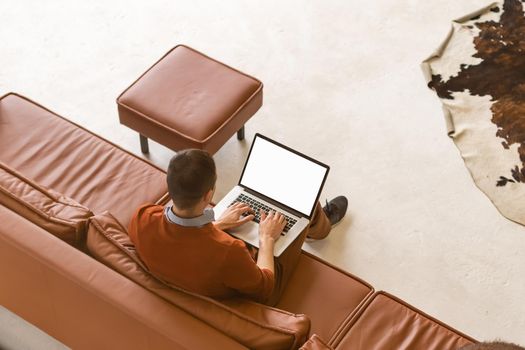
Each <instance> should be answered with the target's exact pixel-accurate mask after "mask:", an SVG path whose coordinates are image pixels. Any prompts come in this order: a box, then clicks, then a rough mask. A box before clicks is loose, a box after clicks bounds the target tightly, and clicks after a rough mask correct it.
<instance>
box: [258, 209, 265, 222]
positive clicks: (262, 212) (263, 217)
mask: <svg viewBox="0 0 525 350" xmlns="http://www.w3.org/2000/svg"><path fill="white" fill-rule="evenodd" d="M259 215H261V221H264V220H266V213H265V212H264V210H262V209H259Z"/></svg>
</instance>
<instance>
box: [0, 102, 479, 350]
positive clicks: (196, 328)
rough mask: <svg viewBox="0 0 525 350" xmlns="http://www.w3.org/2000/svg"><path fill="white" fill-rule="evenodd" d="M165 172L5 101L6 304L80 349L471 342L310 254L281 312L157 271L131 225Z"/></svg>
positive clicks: (2, 290) (159, 192) (1, 152)
mask: <svg viewBox="0 0 525 350" xmlns="http://www.w3.org/2000/svg"><path fill="white" fill-rule="evenodd" d="M167 201H168V195H167V187H166V183H165V172H164V171H163V170H162V169H159V168H157V167H155V166H154V165H152V164H150V163H149V162H147V161H145V160H144V159H141V158H138V157H136V156H134V155H133V154H131V153H129V152H127V151H125V150H123V149H121V148H120V147H118V146H116V145H114V144H112V143H110V142H108V141H106V140H104V139H102V138H100V137H98V136H97V135H95V134H93V133H91V132H89V131H87V130H86V129H84V128H82V127H81V126H79V125H76V124H74V123H71V122H70V121H68V120H66V119H64V118H62V117H60V116H58V115H57V114H55V113H53V112H51V111H49V110H47V109H46V108H44V107H42V106H40V105H38V104H37V103H35V102H33V101H31V100H29V99H27V98H25V97H23V96H20V95H17V94H14V93H10V94H7V95H5V96H3V97H1V98H0V222H1V223H2V224H1V225H0V303H1V305H3V306H4V307H6V308H8V309H10V310H11V311H13V312H14V313H16V314H18V315H20V316H21V317H23V318H24V319H26V320H27V321H29V322H31V323H32V324H34V325H36V326H37V327H39V328H40V329H42V330H43V331H45V332H47V333H48V334H50V335H51V336H53V337H55V338H56V339H58V340H59V341H61V342H63V343H64V344H66V345H67V346H70V347H71V348H74V349H246V348H253V349H297V348H299V347H301V348H303V349H329V348H335V349H366V350H369V349H440V350H442V349H456V348H458V347H460V346H462V345H464V344H468V343H471V342H474V340H473V339H472V338H470V337H468V336H466V335H464V334H461V333H460V332H458V331H456V330H454V329H452V328H450V327H448V326H446V325H444V324H443V323H441V322H439V321H438V320H435V319H433V318H432V317H430V316H428V315H426V314H424V313H422V312H421V311H419V310H417V309H415V308H413V307H411V306H410V305H408V304H406V303H405V302H403V301H401V300H399V299H397V298H395V297H394V296H391V295H389V294H387V293H384V292H379V293H376V292H374V289H373V288H372V286H370V285H369V284H368V283H366V282H365V281H363V280H361V279H359V278H357V277H355V276H353V275H351V274H349V273H347V272H345V271H343V270H341V269H338V268H337V267H335V266H332V265H330V264H328V263H326V262H324V261H323V260H321V259H319V258H317V257H315V256H312V255H310V254H307V253H303V254H302V257H301V260H300V262H299V265H298V267H297V269H296V271H295V273H294V275H293V277H292V279H291V281H290V283H289V285H288V287H287V289H286V291H285V292H284V294H283V296H282V299H281V301H280V303H279V304H278V305H277V307H276V308H271V307H267V306H264V305H261V304H257V303H255V302H251V301H248V300H241V299H239V300H225V301H216V300H212V299H210V298H206V297H203V296H200V295H196V294H193V293H190V292H188V291H184V290H182V289H179V288H177V287H176V286H169V285H167V284H166V283H165V282H163V281H159V280H157V279H155V278H154V277H153V276H151V275H150V274H149V273H148V271H147V269H146V268H145V266H143V265H142V263H141V261H140V260H139V259H138V257H137V256H136V252H135V250H134V247H133V244H132V243H131V242H130V241H129V239H128V237H127V233H126V229H125V227H126V226H127V224H128V222H129V220H130V217H131V215H132V213H133V211H134V209H135V208H136V207H138V206H139V205H140V204H142V203H145V202H153V203H159V204H164V203H166V202H167Z"/></svg>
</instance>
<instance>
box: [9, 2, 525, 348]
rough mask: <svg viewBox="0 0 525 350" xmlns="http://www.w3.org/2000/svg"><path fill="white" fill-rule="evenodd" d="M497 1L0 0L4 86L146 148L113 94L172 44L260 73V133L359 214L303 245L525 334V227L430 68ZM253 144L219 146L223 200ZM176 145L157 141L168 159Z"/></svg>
mask: <svg viewBox="0 0 525 350" xmlns="http://www.w3.org/2000/svg"><path fill="white" fill-rule="evenodd" d="M486 4H488V1H481V0H462V1H456V0H439V1H437V0H426V1H424V0H377V1H367V2H363V1H359V2H358V1H355V0H341V1H335V0H334V1H321V0H317V1H307V0H294V1H292V0H289V1H276V0H272V1H241V0H238V1H198V0H192V1H189V0H188V1H173V0H171V1H168V0H155V1H66V0H63V1H59V0H52V1H38V0H35V1H27V0H16V1H15V0H1V5H2V6H1V11H0V23H1V26H0V42H1V46H0V67H1V68H0V94H3V93H6V92H8V91H16V92H19V93H22V94H25V95H27V96H29V97H31V98H33V99H35V100H36V101H39V102H41V103H42V104H44V105H45V106H47V107H49V108H51V109H54V110H55V111H57V112H58V113H60V114H62V115H64V116H67V117H68V118H70V119H72V120H73V121H75V122H78V123H80V124H82V125H84V126H86V127H88V128H89V129H91V130H93V131H95V132H97V133H99V134H101V135H102V136H104V137H106V138H108V139H109V140H111V141H114V142H116V143H118V144H120V145H122V146H123V147H125V148H127V149H129V150H131V151H133V152H135V153H136V154H139V155H140V151H139V144H138V136H137V135H136V134H135V133H134V132H132V131H130V130H129V129H127V128H125V127H123V126H120V125H119V124H118V117H117V110H116V105H115V98H116V97H117V95H118V94H119V93H120V92H121V91H122V90H123V89H124V88H126V87H127V86H128V85H129V84H130V83H131V82H132V81H133V80H134V79H135V78H136V77H138V75H139V74H141V73H142V72H143V71H144V70H145V69H146V68H147V67H149V66H150V65H151V64H152V63H153V62H155V61H156V60H157V59H158V58H160V56H162V55H163V54H164V53H165V52H166V51H167V50H168V49H170V48H171V47H173V46H175V45H176V44H179V43H185V44H188V45H190V46H193V47H195V48H196V49H199V50H202V51H204V52H206V53H208V54H209V55H211V56H212V57H214V58H217V59H219V60H222V61H224V62H225V63H228V64H230V65H233V66H235V67H237V68H239V69H241V70H244V71H246V72H247V73H250V74H253V75H255V76H256V77H258V78H260V79H261V80H262V81H263V82H264V83H265V90H264V93H265V102H264V106H263V107H262V109H261V110H260V111H259V112H258V113H257V114H256V116H255V117H254V118H252V120H251V121H250V122H249V123H248V124H247V139H248V140H251V138H252V137H253V134H254V133H255V132H261V133H263V134H266V135H268V136H271V137H273V138H275V139H277V140H279V141H282V142H285V143H287V144H288V145H290V146H291V147H294V148H296V149H298V150H301V151H303V152H305V153H307V154H309V155H311V156H313V157H315V158H318V159H319V160H321V161H324V162H326V163H328V164H330V165H331V167H332V170H331V173H330V175H329V178H328V182H327V184H326V187H325V190H324V193H323V195H322V198H330V197H332V196H335V195H338V194H345V195H348V197H349V198H350V207H349V216H348V218H347V219H346V220H345V221H344V222H343V223H342V224H341V225H339V226H338V227H337V228H336V229H334V231H333V233H332V234H331V236H330V237H329V238H328V239H326V240H324V241H320V242H315V243H308V244H306V246H305V249H306V250H308V251H310V252H313V253H314V254H317V255H319V256H321V257H323V258H325V259H326V260H328V261H330V262H331V263H334V264H335V265H337V266H340V267H342V268H344V269H346V270H348V271H350V272H352V273H355V274H357V275H358V276H360V277H362V278H364V279H365V280H367V281H369V282H370V283H372V284H373V285H374V286H375V287H376V289H384V290H387V291H389V292H391V293H394V294H396V295H398V296H399V297H401V298H403V299H405V300H407V301H408V302H409V303H412V304H413V305H415V306H417V307H419V308H421V309H423V310H425V311H426V312H428V313H430V314H431V315H434V316H436V317H437V318H439V319H441V320H443V321H445V322H447V323H449V324H450V325H452V326H454V327H457V328H458V329H460V330H462V331H464V332H466V333H468V334H470V335H472V336H474V337H476V338H478V339H480V340H484V339H493V338H496V337H499V338H503V339H506V340H509V341H515V342H519V343H523V344H525V332H524V331H523V330H524V329H525V317H524V314H525V303H524V302H523V301H522V298H523V296H524V295H525V283H524V282H525V264H524V263H523V262H524V261H525V228H524V227H522V226H519V225H517V224H515V223H512V222H510V221H508V220H506V219H505V218H503V217H502V216H501V215H500V214H499V213H498V211H497V210H496V209H495V208H494V206H493V205H492V204H491V202H490V201H489V200H488V199H487V198H486V197H485V196H484V195H483V194H482V193H481V192H480V191H479V190H478V189H477V188H476V187H475V185H474V183H473V181H472V180H471V178H470V176H469V174H468V171H467V169H466V168H465V166H464V164H463V161H462V160H461V158H460V155H459V153H458V151H457V149H456V148H455V146H454V144H453V143H452V141H451V140H449V139H448V138H447V136H446V133H445V124H444V120H443V117H442V113H441V107H440V103H439V101H438V99H437V97H436V96H435V95H434V94H433V93H432V92H431V91H429V90H428V89H427V88H426V86H425V82H424V79H423V76H422V74H421V72H420V68H419V63H420V61H422V60H423V59H424V58H426V56H427V55H429V54H430V53H431V52H432V51H433V50H434V49H435V48H436V47H437V45H438V44H439V43H440V42H441V41H442V40H443V39H444V37H445V36H446V34H447V32H448V30H449V27H450V21H451V20H452V19H453V18H456V17H460V16H462V15H464V14H466V13H469V12H471V11H472V10H475V9H477V8H480V7H482V6H484V5H486ZM248 147H249V142H237V140H236V139H232V140H230V141H229V142H228V143H227V144H226V145H225V146H224V147H223V148H222V149H221V151H219V152H218V153H217V155H216V157H215V159H216V161H217V164H218V167H219V184H218V191H217V197H216V199H218V198H220V197H221V196H222V195H223V194H224V193H225V192H226V191H227V190H228V189H229V188H230V187H231V186H232V185H233V184H234V183H235V182H236V181H237V179H238V176H239V172H240V170H241V166H242V164H243V161H244V158H245V156H246V154H247V151H248ZM171 155H172V152H171V151H169V150H167V149H165V148H163V147H162V146H159V145H152V146H151V156H150V159H151V160H152V161H153V162H154V163H156V164H158V165H160V166H162V167H166V165H167V162H168V160H169V158H170V156H171ZM130 186H133V184H130ZM516 205H523V204H521V203H517V204H516Z"/></svg>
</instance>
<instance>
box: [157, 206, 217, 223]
mask: <svg viewBox="0 0 525 350" xmlns="http://www.w3.org/2000/svg"><path fill="white" fill-rule="evenodd" d="M171 207H172V206H171V205H170V206H166V207H164V216H165V217H166V220H168V222H169V223H171V224H177V225H180V226H185V227H202V226H204V225H207V224H209V223H210V222H213V221H215V213H214V212H213V209H212V208H206V209H204V213H203V214H202V215H201V216H197V217H194V218H181V217H180V216H177V214H175V213H174V212H173V210H171Z"/></svg>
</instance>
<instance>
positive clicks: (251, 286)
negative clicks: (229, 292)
mask: <svg viewBox="0 0 525 350" xmlns="http://www.w3.org/2000/svg"><path fill="white" fill-rule="evenodd" d="M223 276H224V284H225V285H226V286H227V287H228V288H231V289H234V290H236V291H237V292H239V293H240V294H243V295H246V296H248V297H250V298H251V299H254V300H256V301H259V302H262V303H264V302H265V301H266V300H268V298H269V297H270V295H271V294H272V291H273V288H274V284H275V280H274V274H273V272H272V271H271V270H268V269H261V268H259V266H257V264H256V263H255V261H253V258H252V256H251V255H250V252H249V251H248V248H247V247H246V245H245V243H244V242H243V241H241V240H235V241H234V242H233V243H232V245H231V247H230V249H229V251H228V254H227V256H226V259H225V261H224V264H223Z"/></svg>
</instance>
